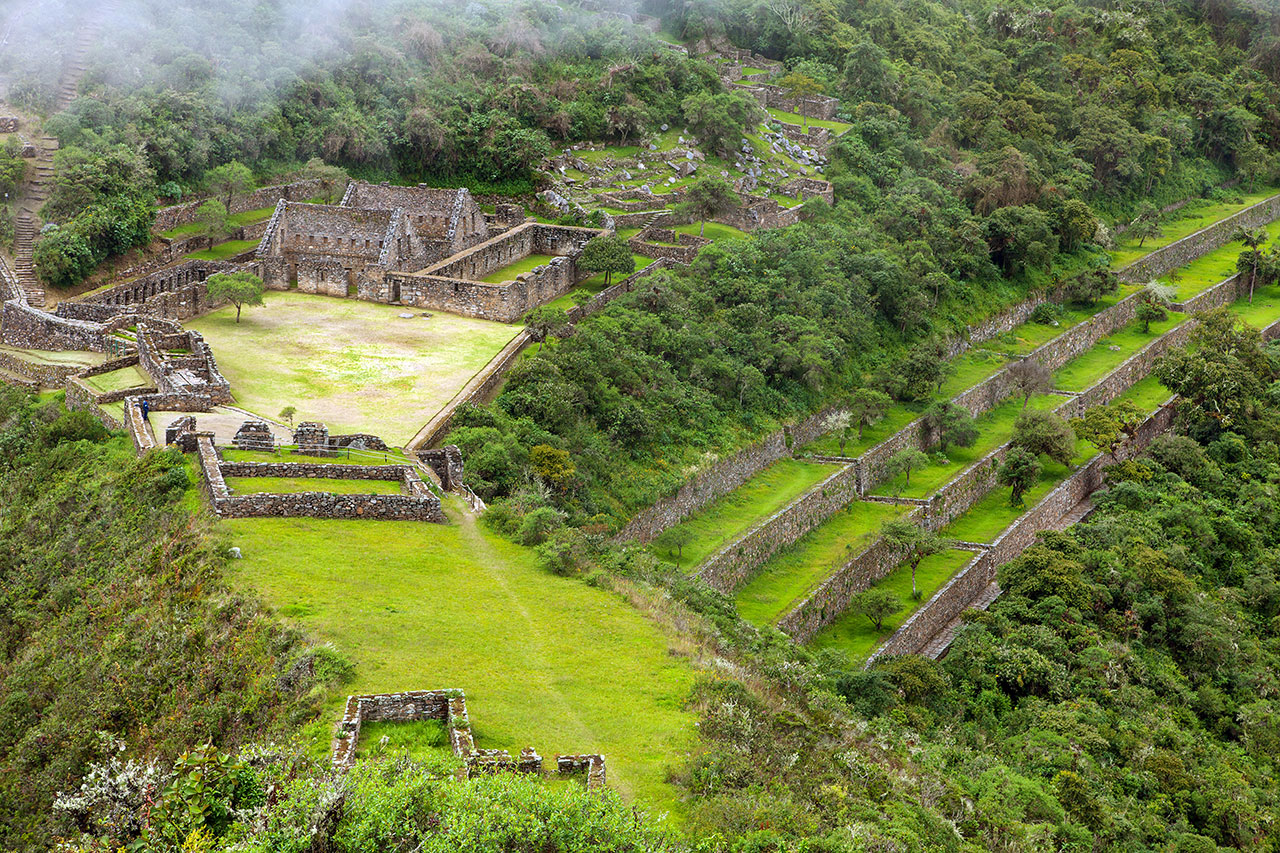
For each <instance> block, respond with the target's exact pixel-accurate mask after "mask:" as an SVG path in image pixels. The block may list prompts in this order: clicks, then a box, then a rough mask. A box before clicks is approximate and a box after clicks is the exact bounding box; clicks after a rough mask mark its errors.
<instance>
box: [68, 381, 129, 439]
mask: <svg viewBox="0 0 1280 853" xmlns="http://www.w3.org/2000/svg"><path fill="white" fill-rule="evenodd" d="M63 389H64V391H65V392H66V398H65V401H64V404H65V405H66V407H67V409H68V411H72V412H77V411H78V412H88V413H89V414H91V415H93V416H94V417H95V418H97V419H98V420H100V421H101V422H102V425H103V426H105V427H106V428H107V429H109V430H111V431H113V432H116V431H119V430H122V429H124V424H122V423H120V421H119V420H118V419H117V418H116V417H115V415H112V414H110V413H108V412H107V411H106V410H104V409H103V408H102V407H101V406H100V405H99V403H100V402H103V401H100V400H98V399H97V395H95V394H94V392H93V390H92V389H91V388H89V387H88V386H87V385H85V384H84V383H83V382H81V381H80V380H79V379H78V378H77V377H74V376H73V377H71V378H70V379H68V380H67V382H66V385H64V386H63Z"/></svg>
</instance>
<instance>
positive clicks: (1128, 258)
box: [1111, 187, 1277, 267]
mask: <svg viewBox="0 0 1280 853" xmlns="http://www.w3.org/2000/svg"><path fill="white" fill-rule="evenodd" d="M1276 189H1277V188H1276V187H1266V188H1264V189H1259V190H1257V191H1255V192H1251V193H1244V194H1241V195H1238V196H1235V195H1233V196H1232V197H1231V198H1230V200H1224V201H1211V200H1209V199H1203V198H1197V199H1192V200H1191V201H1189V202H1187V204H1185V205H1183V206H1182V207H1180V208H1178V209H1177V210H1174V211H1171V212H1169V213H1166V214H1165V215H1163V216H1161V217H1160V232H1161V233H1160V236H1159V237H1148V238H1147V239H1146V240H1143V241H1142V245H1141V246H1139V245H1138V241H1137V240H1136V239H1134V238H1132V237H1127V236H1125V235H1123V234H1122V235H1120V236H1119V237H1118V238H1117V239H1116V248H1115V250H1114V251H1112V252H1111V262H1112V264H1114V265H1115V266H1117V267H1123V266H1125V265H1127V264H1131V263H1133V262H1134V261H1136V260H1138V258H1141V257H1144V256H1146V255H1149V254H1150V253H1151V252H1154V251H1155V250H1156V249H1159V248H1162V247H1164V246H1167V245H1169V244H1170V243H1174V242H1177V241H1178V240H1181V239H1182V238H1183V237H1186V236H1188V235H1190V234H1194V233H1195V232H1197V231H1199V230H1201V229H1203V228H1208V227H1209V226H1210V225H1212V224H1213V223H1215V222H1217V221H1218V220H1219V219H1225V218H1226V217H1228V216H1231V215H1232V214H1235V213H1239V212H1240V211H1242V210H1244V209H1245V208H1246V207H1251V206H1252V205H1255V204H1257V203H1258V202H1260V201H1262V200H1263V199H1266V198H1270V197H1271V196H1273V195H1275V193H1276Z"/></svg>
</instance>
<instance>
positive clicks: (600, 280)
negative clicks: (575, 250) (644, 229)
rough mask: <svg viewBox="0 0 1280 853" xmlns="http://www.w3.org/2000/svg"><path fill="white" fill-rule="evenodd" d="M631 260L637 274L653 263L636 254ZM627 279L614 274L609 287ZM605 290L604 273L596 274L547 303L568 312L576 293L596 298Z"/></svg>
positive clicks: (548, 305) (650, 259) (649, 259)
mask: <svg viewBox="0 0 1280 853" xmlns="http://www.w3.org/2000/svg"><path fill="white" fill-rule="evenodd" d="M631 259H632V260H633V261H635V262H636V268H635V270H634V271H635V272H639V271H640V270H642V269H644V268H645V267H647V266H649V264H651V263H653V258H647V257H645V256H644V255H637V254H634V253H633V254H632V255H631ZM626 277H627V274H624V275H618V274H617V273H614V275H613V279H612V280H610V282H609V286H610V287H612V286H613V285H615V284H617V283H618V282H620V281H622V280H623V279H624V278H626ZM604 288H605V283H604V273H602V272H601V273H596V274H595V275H593V276H591V278H588V279H586V280H585V281H582V282H579V283H578V286H577V287H575V288H574V289H573V290H571V291H569V292H568V293H565V294H563V295H561V296H557V297H556V298H555V299H552V300H551V301H550V302H548V303H547V307H548V308H561V309H563V310H565V311H568V310H569V309H570V308H572V307H573V295H574V294H575V293H578V292H581V291H586V292H587V293H590V294H591V295H592V296H594V295H595V294H597V293H599V292H600V291H602V290H604Z"/></svg>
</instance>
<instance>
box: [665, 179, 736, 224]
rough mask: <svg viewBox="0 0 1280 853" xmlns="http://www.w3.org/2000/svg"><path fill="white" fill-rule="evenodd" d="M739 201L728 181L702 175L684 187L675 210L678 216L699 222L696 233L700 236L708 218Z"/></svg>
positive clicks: (723, 211)
mask: <svg viewBox="0 0 1280 853" xmlns="http://www.w3.org/2000/svg"><path fill="white" fill-rule="evenodd" d="M740 203H741V200H740V199H739V198H738V194H737V193H736V192H734V191H733V186H732V185H731V184H730V183H729V182H728V181H726V180H724V179H723V178H720V177H718V176H715V175H703V176H701V177H699V178H698V179H697V180H695V181H693V182H692V183H690V184H689V185H688V186H687V187H685V190H684V194H683V195H682V196H681V199H680V202H679V203H678V204H677V205H676V206H675V210H676V213H677V214H679V215H680V216H683V217H687V218H689V219H691V220H692V219H696V220H697V221H698V222H699V223H700V224H699V226H698V234H699V236H702V235H705V233H706V230H707V220H708V219H714V218H715V217H716V216H719V215H720V214H722V213H727V212H728V211H730V210H732V209H733V208H734V207H736V206H737V205H739V204H740Z"/></svg>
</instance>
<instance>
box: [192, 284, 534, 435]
mask: <svg viewBox="0 0 1280 853" xmlns="http://www.w3.org/2000/svg"><path fill="white" fill-rule="evenodd" d="M264 298H265V300H266V304H265V306H264V307H262V308H256V309H253V310H251V311H250V312H249V313H248V314H245V315H244V318H243V319H242V320H241V321H240V322H239V323H236V322H235V313H236V311H235V308H234V307H231V306H227V307H224V308H219V309H218V310H217V311H214V312H212V313H210V314H206V315H205V316H203V317H200V318H198V319H196V320H192V321H191V322H190V323H188V324H187V326H188V327H189V328H191V329H194V330H196V331H198V332H200V333H201V334H203V335H204V337H205V340H207V341H208V342H209V345H210V346H212V347H213V351H214V352H215V353H217V357H218V367H219V369H220V370H221V371H222V373H223V375H224V376H226V377H227V381H229V382H230V383H231V389H232V393H234V394H235V395H236V400H237V401H238V404H239V405H240V406H242V407H244V408H246V409H248V410H250V411H254V412H261V413H262V414H264V415H266V416H267V417H274V415H275V413H276V412H279V411H280V410H281V409H282V408H283V407H284V406H287V405H296V406H298V409H299V419H300V420H318V421H322V422H324V423H327V424H328V425H329V428H330V429H331V430H333V431H334V432H342V431H349V432H369V433H373V434H374V435H377V436H379V437H381V438H382V439H383V440H384V441H386V442H387V443H388V444H401V443H403V442H405V441H407V440H408V439H409V438H411V437H412V436H413V434H414V433H415V432H417V431H418V429H419V428H420V427H421V426H422V425H423V424H425V423H426V422H427V421H428V420H429V419H430V418H431V416H432V415H434V414H435V413H436V412H437V411H439V409H440V407H442V406H444V405H445V404H446V403H447V402H448V401H449V400H450V399H451V398H452V397H453V395H454V394H456V393H457V392H458V390H459V389H461V388H462V387H463V386H464V385H465V384H466V383H467V381H468V380H469V379H470V378H471V377H472V376H473V375H474V374H475V373H476V371H478V370H480V369H481V368H482V367H484V365H486V364H487V363H488V362H489V360H490V359H491V358H493V356H494V355H495V354H496V353H497V352H498V351H499V350H501V349H502V347H503V346H504V345H506V343H507V342H508V341H510V340H511V338H512V337H514V336H515V333H516V330H515V328H514V327H512V326H506V325H502V324H499V323H491V322H487V321H485V320H473V319H469V318H466V317H458V316H455V315H452V314H445V313H441V312H436V313H435V314H434V316H432V317H430V318H425V317H415V318H413V319H412V320H404V319H401V318H400V317H399V316H398V315H399V314H400V313H401V312H402V311H403V309H401V308H397V307H395V306H391V305H379V304H375V303H371V302H361V301H357V300H355V299H331V298H327V297H323V296H312V295H308V294H302V293H296V292H287V293H280V292H268V293H267V294H265V297H264Z"/></svg>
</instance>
